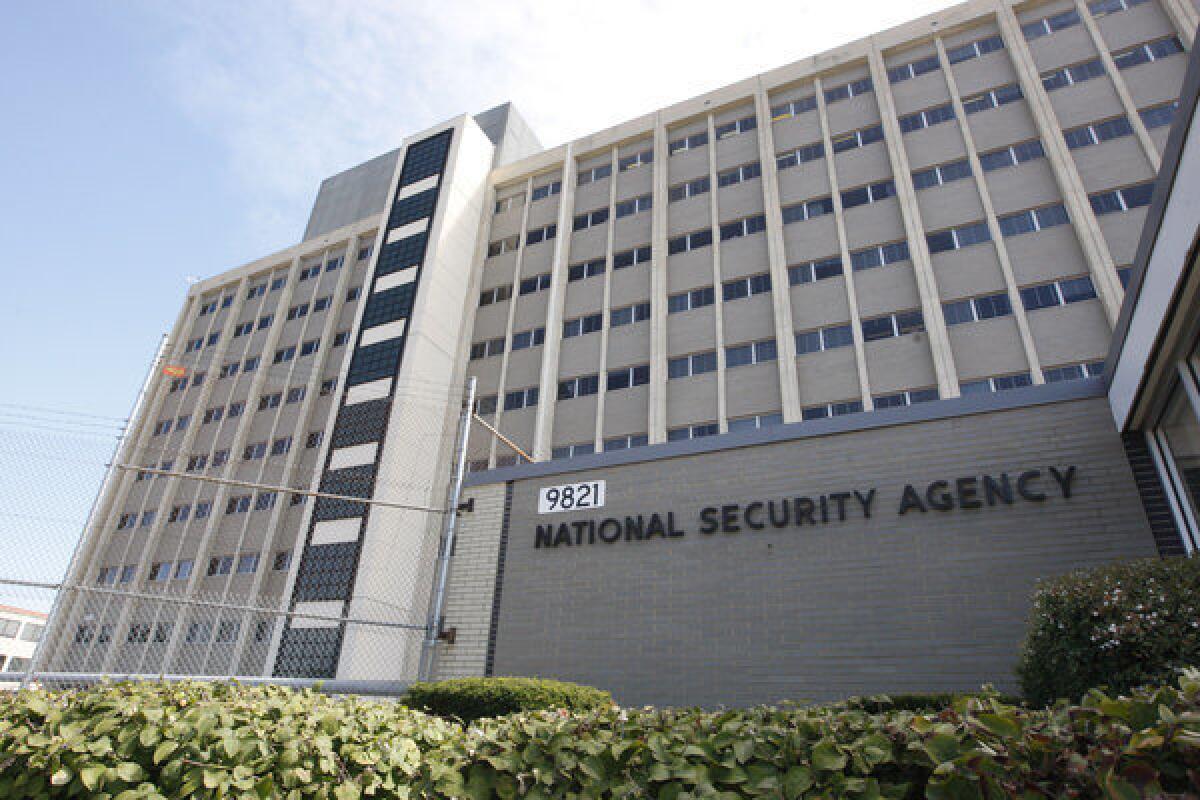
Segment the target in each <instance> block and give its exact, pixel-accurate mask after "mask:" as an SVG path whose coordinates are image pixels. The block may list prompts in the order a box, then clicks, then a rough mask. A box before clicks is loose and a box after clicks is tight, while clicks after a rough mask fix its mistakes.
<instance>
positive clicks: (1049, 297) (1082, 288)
mask: <svg viewBox="0 0 1200 800" xmlns="http://www.w3.org/2000/svg"><path fill="white" fill-rule="evenodd" d="M1095 296H1096V287H1095V286H1093V285H1092V279H1091V278H1090V277H1088V276H1087V275H1082V276H1080V277H1078V278H1066V279H1063V280H1060V281H1054V282H1052V283H1043V284H1040V285H1038V286H1027V287H1025V288H1024V289H1021V302H1022V303H1023V304H1024V306H1025V310H1026V311H1037V310H1038V309H1041V308H1053V307H1054V306H1061V305H1066V304H1068V303H1078V302H1080V301H1082V300H1091V299H1092V298H1094V297H1095Z"/></svg>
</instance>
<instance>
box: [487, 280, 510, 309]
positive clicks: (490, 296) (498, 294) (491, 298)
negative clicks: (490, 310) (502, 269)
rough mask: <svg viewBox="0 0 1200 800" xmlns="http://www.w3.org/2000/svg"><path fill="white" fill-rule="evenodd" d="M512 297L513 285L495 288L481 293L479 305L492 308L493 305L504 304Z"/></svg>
mask: <svg viewBox="0 0 1200 800" xmlns="http://www.w3.org/2000/svg"><path fill="white" fill-rule="evenodd" d="M510 297H512V284H505V285H504V286H494V287H492V288H491V289H484V290H483V291H482V292H480V293H479V305H480V306H490V305H491V304H492V303H503V302H504V301H505V300H507V299H508V298H510Z"/></svg>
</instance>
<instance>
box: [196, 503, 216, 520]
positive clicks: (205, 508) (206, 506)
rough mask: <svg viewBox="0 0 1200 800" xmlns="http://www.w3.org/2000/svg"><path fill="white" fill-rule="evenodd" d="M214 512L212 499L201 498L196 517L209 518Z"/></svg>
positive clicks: (197, 504)
mask: <svg viewBox="0 0 1200 800" xmlns="http://www.w3.org/2000/svg"><path fill="white" fill-rule="evenodd" d="M211 513H212V501H210V500H201V501H200V502H198V503H196V516H195V518H196V519H208V515H209V514H211Z"/></svg>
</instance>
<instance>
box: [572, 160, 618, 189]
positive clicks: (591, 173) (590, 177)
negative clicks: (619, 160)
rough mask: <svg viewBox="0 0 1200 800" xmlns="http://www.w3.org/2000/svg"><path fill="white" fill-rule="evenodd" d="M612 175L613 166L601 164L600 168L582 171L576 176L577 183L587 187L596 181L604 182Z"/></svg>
mask: <svg viewBox="0 0 1200 800" xmlns="http://www.w3.org/2000/svg"><path fill="white" fill-rule="evenodd" d="M610 175H612V164H601V165H600V166H598V167H592V168H591V169H585V170H581V171H580V172H579V174H578V175H576V176H575V182H576V184H577V185H579V186H586V185H588V184H589V183H594V182H595V181H602V180H604V179H605V178H607V177H608V176H610Z"/></svg>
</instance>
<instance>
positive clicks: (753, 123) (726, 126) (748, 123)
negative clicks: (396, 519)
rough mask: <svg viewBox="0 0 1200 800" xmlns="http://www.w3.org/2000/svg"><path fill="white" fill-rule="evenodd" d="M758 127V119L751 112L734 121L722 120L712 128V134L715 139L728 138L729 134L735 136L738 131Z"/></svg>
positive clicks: (741, 131)
mask: <svg viewBox="0 0 1200 800" xmlns="http://www.w3.org/2000/svg"><path fill="white" fill-rule="evenodd" d="M757 127H758V120H757V119H756V118H755V117H754V115H753V114H751V115H750V116H748V117H742V118H741V119H739V120H735V121H734V122H723V123H721V124H720V125H717V126H716V127H715V128H714V129H713V134H714V135H715V136H716V137H717V141H718V142H719V141H721V140H722V139H728V138H729V137H730V136H737V135H738V134H739V133H745V132H746V131H752V130H754V129H755V128H757Z"/></svg>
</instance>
